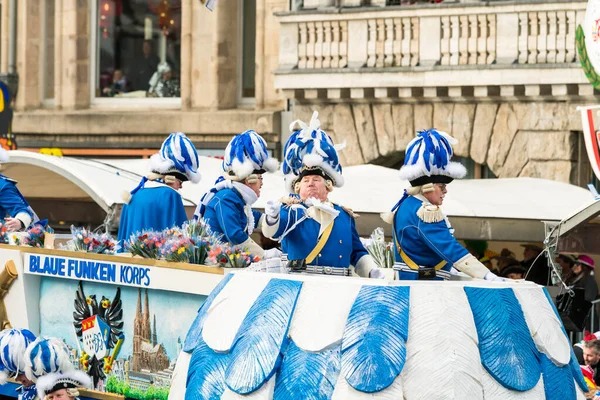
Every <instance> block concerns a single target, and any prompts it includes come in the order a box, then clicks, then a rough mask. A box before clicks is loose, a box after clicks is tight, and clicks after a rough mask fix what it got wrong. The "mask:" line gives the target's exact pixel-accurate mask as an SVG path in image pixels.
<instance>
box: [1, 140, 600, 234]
mask: <svg viewBox="0 0 600 400" xmlns="http://www.w3.org/2000/svg"><path fill="white" fill-rule="evenodd" d="M10 154H11V161H10V162H9V163H8V164H6V165H5V166H3V168H4V170H3V173H4V174H5V175H7V176H10V177H11V178H13V179H16V180H18V181H19V189H20V190H21V192H22V193H23V195H24V196H25V197H27V198H28V199H29V200H30V202H31V204H32V206H34V208H35V209H36V210H37V212H38V214H40V216H41V217H42V218H44V217H47V216H50V219H51V220H53V221H63V222H65V221H76V222H77V221H79V222H80V221H83V222H86V221H87V222H88V223H90V224H93V223H94V221H95V222H98V219H99V218H102V219H103V218H104V217H105V216H106V215H107V214H109V216H111V217H112V218H114V222H115V223H118V216H119V213H120V208H121V206H122V204H123V199H122V193H123V192H125V191H130V190H131V189H133V188H134V187H135V186H137V184H138V183H139V181H140V179H141V177H142V175H143V174H145V173H147V172H148V168H149V160H147V159H146V160H144V159H135V160H131V159H119V160H92V159H80V158H69V157H53V156H47V155H43V154H38V153H31V152H25V151H11V152H10ZM220 168H221V160H219V159H216V158H210V157H201V160H200V170H201V173H202V180H201V182H200V183H199V184H197V185H194V184H191V183H189V182H186V183H184V185H183V189H182V190H181V194H182V196H183V197H184V204H185V206H186V210H187V212H188V215H190V216H191V215H192V214H193V211H194V209H195V205H196V203H197V202H198V201H199V199H200V197H201V196H202V195H203V194H204V193H205V192H206V191H207V190H209V189H210V188H211V187H212V185H213V183H214V181H215V180H216V179H217V178H218V177H219V175H220ZM397 172H398V171H397V170H394V169H390V168H385V167H380V166H376V165H360V166H353V167H348V168H345V169H344V177H345V181H346V184H345V186H344V187H343V188H336V189H335V190H334V191H333V192H332V194H331V199H332V200H333V201H335V202H339V203H341V204H343V205H344V206H346V207H349V208H351V209H353V210H354V211H355V212H357V213H358V214H361V217H360V218H359V219H358V220H357V226H358V228H359V233H360V234H361V235H363V236H368V235H369V234H370V233H371V232H372V230H373V229H375V228H376V227H378V226H384V225H385V224H384V223H383V221H381V220H380V219H379V214H380V213H381V212H385V211H389V210H390V209H391V208H392V206H393V205H394V204H396V202H397V201H398V199H399V198H400V197H401V196H402V193H403V191H404V188H406V187H407V186H408V182H406V181H401V180H399V179H398V174H397ZM285 194H286V191H285V188H284V184H283V175H282V174H281V172H277V173H274V174H265V175H264V186H263V191H262V195H261V198H260V199H259V201H258V202H257V203H256V205H255V206H256V207H257V208H263V207H264V205H265V204H266V201H267V200H269V199H278V198H281V197H282V196H284V195H285ZM591 201H593V196H592V195H591V193H590V192H589V191H587V190H586V189H583V188H580V187H578V186H574V185H569V184H565V183H561V182H556V181H551V180H544V179H535V178H514V179H487V180H457V181H454V182H452V183H451V184H450V185H449V186H448V194H447V196H446V199H445V201H444V206H443V209H444V212H445V213H446V214H447V215H448V216H449V218H450V221H451V222H452V224H453V226H454V228H455V229H456V236H457V237H459V238H462V239H487V240H501V241H542V240H543V239H544V235H545V231H544V226H543V224H542V223H541V221H555V222H558V221H560V220H562V219H564V218H565V217H567V216H568V215H570V214H572V213H573V210H577V209H581V208H582V207H584V206H585V205H586V204H589V203H590V202H591ZM82 210H83V211H82ZM73 215H75V216H76V217H77V218H75V217H73ZM86 218H87V219H86ZM386 231H387V232H388V234H389V233H390V232H391V231H390V230H389V227H386Z"/></svg>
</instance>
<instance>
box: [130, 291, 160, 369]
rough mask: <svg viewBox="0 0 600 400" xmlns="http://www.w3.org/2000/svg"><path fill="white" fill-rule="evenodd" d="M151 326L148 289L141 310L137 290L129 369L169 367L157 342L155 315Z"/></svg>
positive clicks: (140, 294) (140, 298)
mask: <svg viewBox="0 0 600 400" xmlns="http://www.w3.org/2000/svg"><path fill="white" fill-rule="evenodd" d="M152 322H153V326H152V327H151V326H150V306H149V304H148V289H146V296H145V299H144V309H143V310H142V289H139V291H138V300H137V308H136V313H135V319H134V320H133V357H132V360H131V370H132V371H135V372H140V371H142V370H148V371H151V372H157V371H162V370H163V369H167V368H169V357H167V353H166V351H165V348H164V346H163V345H162V344H159V343H157V337H156V315H154V317H153V321H152Z"/></svg>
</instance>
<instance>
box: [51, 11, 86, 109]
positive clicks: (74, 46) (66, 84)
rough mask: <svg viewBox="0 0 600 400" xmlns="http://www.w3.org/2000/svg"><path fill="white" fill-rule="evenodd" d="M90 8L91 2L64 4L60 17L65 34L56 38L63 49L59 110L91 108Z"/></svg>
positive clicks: (57, 96)
mask: <svg viewBox="0 0 600 400" xmlns="http://www.w3.org/2000/svg"><path fill="white" fill-rule="evenodd" d="M90 6H91V4H90V0H63V4H62V10H61V13H60V17H59V18H61V19H62V21H61V22H60V23H59V24H57V25H61V26H62V30H61V33H60V36H59V37H57V38H56V42H57V43H59V44H58V46H59V47H60V48H61V49H62V51H61V57H62V69H61V70H60V72H61V76H60V77H59V79H58V80H57V81H58V82H60V88H59V91H57V92H56V93H55V96H56V105H57V107H61V108H64V109H78V108H87V107H89V105H90V84H91V81H92V79H91V78H90V54H91V49H90V48H91V46H93V45H94V44H93V43H91V41H90V34H89V32H90V22H91V21H90ZM56 15H57V16H58V15H59V13H58V10H57V13H56ZM94 84H95V79H94ZM59 92H62V93H60V94H58V93H59ZM59 99H60V103H59V102H58V101H59Z"/></svg>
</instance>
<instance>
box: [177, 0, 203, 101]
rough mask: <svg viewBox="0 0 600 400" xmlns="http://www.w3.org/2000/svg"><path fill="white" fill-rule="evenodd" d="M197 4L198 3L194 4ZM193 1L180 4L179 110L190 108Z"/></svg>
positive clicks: (187, 0)
mask: <svg viewBox="0 0 600 400" xmlns="http://www.w3.org/2000/svg"><path fill="white" fill-rule="evenodd" d="M195 3H199V2H197V1H196V2H195ZM193 16H194V1H193V0H183V1H182V2H181V19H182V21H181V109H183V110H188V109H190V108H191V107H192V93H193V90H192V85H193V80H192V60H193V55H192V44H193V40H192V34H193V26H194V17H193Z"/></svg>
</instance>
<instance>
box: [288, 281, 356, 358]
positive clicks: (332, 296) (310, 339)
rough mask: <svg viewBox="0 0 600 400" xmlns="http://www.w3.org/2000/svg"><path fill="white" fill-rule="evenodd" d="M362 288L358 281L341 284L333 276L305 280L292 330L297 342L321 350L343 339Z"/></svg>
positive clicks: (301, 346)
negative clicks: (351, 283) (347, 322)
mask: <svg viewBox="0 0 600 400" xmlns="http://www.w3.org/2000/svg"><path fill="white" fill-rule="evenodd" d="M360 288H361V285H358V284H357V285H339V284H338V283H337V282H332V281H329V280H327V281H323V282H319V281H317V282H315V281H306V282H304V284H303V285H302V291H301V292H300V296H299V297H298V301H297V303H296V309H295V310H294V316H293V319H292V323H291V325H290V331H289V336H290V337H291V338H292V340H293V341H294V343H296V346H298V347H299V348H301V349H302V350H305V351H315V352H319V351H322V350H324V349H326V348H327V347H329V346H331V345H332V344H334V343H340V342H341V340H342V337H343V336H344V328H345V327H346V320H347V319H348V314H350V309H351V308H352V305H353V304H354V300H355V299H356V296H357V295H358V292H359V291H360ZM323 299H327V301H323Z"/></svg>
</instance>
